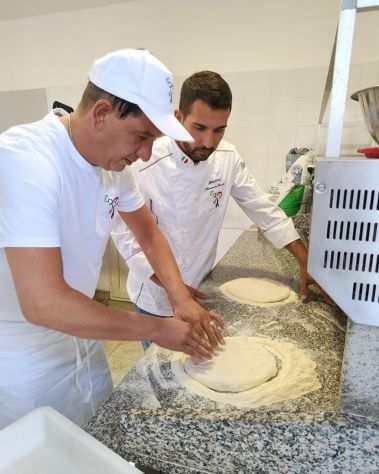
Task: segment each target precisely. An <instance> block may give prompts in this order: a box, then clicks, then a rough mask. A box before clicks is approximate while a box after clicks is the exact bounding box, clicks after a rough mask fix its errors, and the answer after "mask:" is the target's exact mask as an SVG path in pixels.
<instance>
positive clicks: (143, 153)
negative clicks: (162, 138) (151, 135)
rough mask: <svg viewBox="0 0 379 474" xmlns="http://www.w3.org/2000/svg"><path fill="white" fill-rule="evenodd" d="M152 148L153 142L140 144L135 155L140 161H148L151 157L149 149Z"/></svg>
mask: <svg viewBox="0 0 379 474" xmlns="http://www.w3.org/2000/svg"><path fill="white" fill-rule="evenodd" d="M152 148H153V142H149V143H144V144H142V145H141V146H140V147H139V148H138V151H137V156H138V158H140V159H141V160H142V161H149V160H150V157H151V150H152Z"/></svg>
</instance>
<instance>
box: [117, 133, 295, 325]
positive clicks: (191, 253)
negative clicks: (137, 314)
mask: <svg viewBox="0 0 379 474" xmlns="http://www.w3.org/2000/svg"><path fill="white" fill-rule="evenodd" d="M133 171H134V173H135V177H136V180H137V183H138V185H139V188H140V191H141V192H142V194H143V196H144V198H145V203H146V205H147V206H148V208H149V209H150V212H151V214H152V215H153V217H154V219H155V222H156V223H157V224H158V226H159V228H160V229H161V231H162V232H163V234H164V235H165V237H166V239H167V241H168V243H169V245H170V247H171V250H172V252H173V254H174V256H175V259H176V261H177V264H178V266H179V269H180V272H181V274H182V278H183V280H184V282H185V283H186V284H187V285H190V286H192V287H194V288H196V287H198V285H199V284H200V282H201V281H202V279H203V278H204V277H205V276H206V275H207V273H208V272H209V271H210V270H211V269H212V267H213V265H214V262H215V258H216V249H217V242H218V236H219V233H220V230H221V227H222V224H223V220H224V216H225V212H226V209H227V205H228V201H229V198H230V196H232V197H233V198H234V200H235V201H236V203H237V204H238V205H239V206H240V208H241V209H242V210H243V211H244V212H245V213H246V214H247V216H248V217H249V218H250V219H251V220H252V222H253V223H255V224H256V225H257V226H258V227H260V228H261V230H262V231H263V232H264V235H265V237H266V238H267V239H268V240H269V241H271V243H272V244H273V245H274V246H275V247H276V248H282V247H284V246H286V245H288V244H289V243H290V242H292V241H294V240H296V239H298V238H299V235H298V233H297V232H296V230H295V228H294V225H293V222H292V220H291V219H289V218H288V217H287V216H286V215H285V214H284V212H283V211H282V210H281V209H279V208H278V207H277V206H275V205H274V204H273V203H272V202H271V201H270V200H269V198H268V196H267V194H265V193H264V192H263V191H262V190H261V188H260V187H259V186H258V184H257V182H256V180H255V179H254V177H253V176H252V175H251V174H250V172H249V171H248V169H247V167H246V164H245V162H244V161H243V159H242V158H241V156H240V155H239V153H238V151H237V150H236V148H235V147H234V145H232V144H230V143H228V142H227V141H225V140H222V141H221V142H220V144H219V146H218V148H217V149H216V151H215V152H214V153H212V155H211V156H210V157H209V158H208V160H206V161H202V162H199V163H194V162H193V161H192V160H191V159H190V158H189V157H188V156H186V155H185V153H184V152H183V151H182V150H181V149H180V148H179V147H178V145H177V143H176V142H175V141H174V140H172V139H170V138H168V137H162V138H160V139H158V140H156V141H155V143H154V147H153V152H152V157H151V159H150V160H149V162H142V161H138V162H136V163H135V164H134V165H133ZM112 238H113V240H114V242H115V245H116V247H117V248H118V250H119V252H120V253H121V255H122V256H123V257H124V259H125V261H126V264H127V266H128V267H129V274H128V279H127V291H128V294H129V297H130V299H131V300H132V302H133V303H135V304H136V305H137V306H138V307H140V308H141V309H143V310H145V311H147V312H149V313H152V314H157V315H161V316H169V315H172V313H173V311H172V308H171V305H170V303H169V301H168V298H167V294H166V291H165V290H164V288H162V287H160V286H159V285H157V284H155V283H154V282H153V281H151V279H150V277H151V276H152V275H153V273H154V271H153V269H152V267H151V265H150V264H149V262H148V260H147V258H146V257H145V255H144V253H143V252H142V250H141V248H140V247H139V246H138V243H137V242H136V240H135V238H134V237H133V234H132V233H131V232H130V231H129V230H128V229H127V227H126V226H125V224H124V222H123V221H122V219H121V218H120V216H117V217H116V218H115V219H114V222H113V225H112Z"/></svg>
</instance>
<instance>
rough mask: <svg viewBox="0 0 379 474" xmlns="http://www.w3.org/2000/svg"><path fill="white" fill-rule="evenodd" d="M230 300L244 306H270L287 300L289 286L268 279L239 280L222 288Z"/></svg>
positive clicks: (227, 283) (289, 292)
mask: <svg viewBox="0 0 379 474" xmlns="http://www.w3.org/2000/svg"><path fill="white" fill-rule="evenodd" d="M220 289H221V291H222V292H223V293H224V294H225V295H226V296H228V297H229V298H231V299H233V300H235V301H238V302H239V303H244V304H269V303H278V302H281V301H285V300H287V299H288V298H289V297H290V295H291V290H290V288H289V287H288V286H286V285H284V284H283V283H280V282H278V281H274V280H269V279H267V278H237V279H236V280H231V281H228V282H226V283H224V284H223V285H221V287H220Z"/></svg>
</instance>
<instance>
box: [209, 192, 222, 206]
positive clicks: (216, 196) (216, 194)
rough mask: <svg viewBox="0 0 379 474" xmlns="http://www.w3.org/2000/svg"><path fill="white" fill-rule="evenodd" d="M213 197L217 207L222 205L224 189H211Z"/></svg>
mask: <svg viewBox="0 0 379 474" xmlns="http://www.w3.org/2000/svg"><path fill="white" fill-rule="evenodd" d="M210 195H211V198H212V200H213V204H214V205H215V207H220V201H221V198H222V191H211V192H210Z"/></svg>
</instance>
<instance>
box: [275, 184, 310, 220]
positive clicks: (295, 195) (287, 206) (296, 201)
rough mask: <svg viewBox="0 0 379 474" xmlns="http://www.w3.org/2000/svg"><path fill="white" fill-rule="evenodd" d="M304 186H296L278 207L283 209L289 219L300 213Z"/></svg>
mask: <svg viewBox="0 0 379 474" xmlns="http://www.w3.org/2000/svg"><path fill="white" fill-rule="evenodd" d="M303 196H304V185H303V184H295V186H293V187H292V188H291V190H290V191H289V192H288V193H287V194H286V195H285V196H284V198H283V199H282V200H281V201H280V203H279V204H278V206H279V207H280V208H281V209H283V211H284V212H285V213H286V215H287V216H288V217H292V216H294V215H295V214H297V213H298V212H299V209H300V207H301V203H302V202H303Z"/></svg>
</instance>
